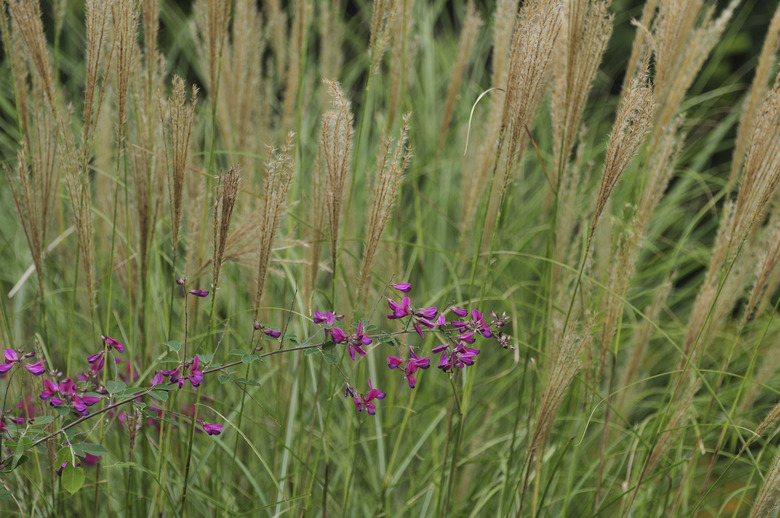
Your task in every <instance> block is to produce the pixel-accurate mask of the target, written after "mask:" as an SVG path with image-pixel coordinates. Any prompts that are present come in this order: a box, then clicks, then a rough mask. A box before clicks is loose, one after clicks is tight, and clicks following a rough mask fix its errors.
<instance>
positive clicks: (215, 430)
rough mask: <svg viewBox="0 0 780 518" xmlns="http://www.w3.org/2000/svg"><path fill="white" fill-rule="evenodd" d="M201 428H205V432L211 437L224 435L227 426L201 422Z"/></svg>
mask: <svg viewBox="0 0 780 518" xmlns="http://www.w3.org/2000/svg"><path fill="white" fill-rule="evenodd" d="M201 426H202V427H203V431H204V432H206V433H207V434H209V435H219V434H220V433H222V429H223V428H224V427H225V425H222V424H216V423H206V422H201Z"/></svg>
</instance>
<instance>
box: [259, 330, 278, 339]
mask: <svg viewBox="0 0 780 518" xmlns="http://www.w3.org/2000/svg"><path fill="white" fill-rule="evenodd" d="M263 333H265V334H267V335H268V336H270V337H273V338H279V337H280V336H282V333H281V332H279V331H274V330H273V329H266V330H264V331H263Z"/></svg>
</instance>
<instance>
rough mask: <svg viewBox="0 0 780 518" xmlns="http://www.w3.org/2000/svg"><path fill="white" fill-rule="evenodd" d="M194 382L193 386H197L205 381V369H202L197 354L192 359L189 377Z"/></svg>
mask: <svg viewBox="0 0 780 518" xmlns="http://www.w3.org/2000/svg"><path fill="white" fill-rule="evenodd" d="M187 379H189V380H190V383H192V386H193V387H197V386H198V385H200V384H201V382H202V381H203V379H204V378H203V371H201V370H200V358H198V357H197V356H195V358H193V359H192V365H191V366H190V375H189V376H188V377H187Z"/></svg>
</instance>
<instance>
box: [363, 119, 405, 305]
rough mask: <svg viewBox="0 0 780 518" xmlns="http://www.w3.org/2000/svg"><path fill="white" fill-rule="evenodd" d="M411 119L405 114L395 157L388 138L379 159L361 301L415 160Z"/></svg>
mask: <svg viewBox="0 0 780 518" xmlns="http://www.w3.org/2000/svg"><path fill="white" fill-rule="evenodd" d="M410 117H411V114H406V115H404V117H403V126H402V127H401V135H400V136H399V138H398V142H396V145H395V150H394V151H393V152H392V155H391V147H392V144H393V140H392V139H391V138H385V139H384V143H383V144H382V147H381V149H380V151H379V155H378V156H377V172H376V175H375V178H374V182H373V187H372V193H371V201H370V203H371V205H370V206H369V207H368V217H367V220H366V238H365V241H364V242H363V260H362V262H361V265H360V277H359V280H358V287H357V291H356V293H357V300H358V301H359V300H361V299H362V298H363V297H364V296H365V295H367V292H368V284H369V281H370V279H371V266H372V265H373V263H374V256H375V255H376V250H377V248H378V247H379V241H380V240H381V239H382V233H383V232H384V230H385V225H386V223H387V220H388V219H389V218H390V214H391V212H392V209H393V204H394V203H395V195H396V193H397V192H398V184H399V183H400V182H401V176H402V175H403V172H404V171H405V170H406V168H407V167H408V166H409V161H410V160H411V159H412V150H411V148H410V147H408V146H407V140H408V138H409V118H410Z"/></svg>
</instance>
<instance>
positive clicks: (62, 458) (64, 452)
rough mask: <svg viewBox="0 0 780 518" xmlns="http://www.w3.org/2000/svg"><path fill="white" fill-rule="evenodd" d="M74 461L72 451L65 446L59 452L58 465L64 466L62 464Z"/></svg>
mask: <svg viewBox="0 0 780 518" xmlns="http://www.w3.org/2000/svg"><path fill="white" fill-rule="evenodd" d="M72 460H73V452H71V451H70V448H68V447H67V446H63V447H62V448H60V449H59V451H57V465H58V466H62V464H64V463H66V462H70V461H72Z"/></svg>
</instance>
